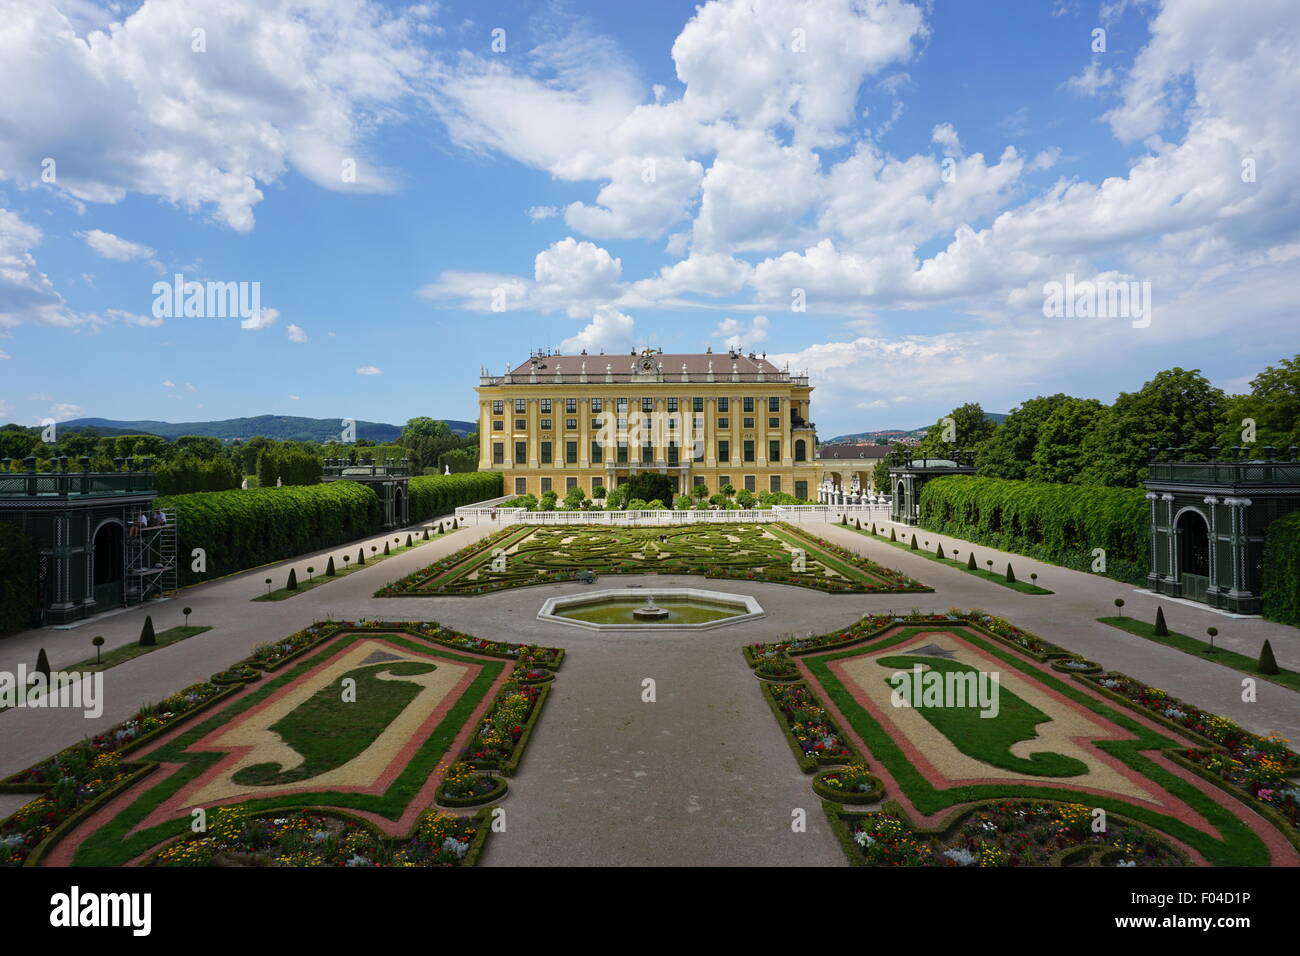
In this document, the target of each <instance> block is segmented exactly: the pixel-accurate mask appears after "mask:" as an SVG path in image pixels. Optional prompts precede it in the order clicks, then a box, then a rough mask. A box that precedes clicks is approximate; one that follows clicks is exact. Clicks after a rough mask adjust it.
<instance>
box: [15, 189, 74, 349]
mask: <svg viewBox="0 0 1300 956" xmlns="http://www.w3.org/2000/svg"><path fill="white" fill-rule="evenodd" d="M43 238H44V236H43V234H42V233H41V230H40V228H39V227H37V226H34V225H32V224H31V223H29V222H26V221H24V220H23V218H22V217H21V216H19V215H18V214H17V213H15V212H12V211H10V210H8V209H0V329H6V328H13V327H15V326H18V325H23V324H31V325H53V326H63V327H67V326H74V325H85V324H94V323H95V322H96V321H97V319H96V318H95V316H89V315H79V314H77V313H75V312H73V311H72V310H71V309H70V308H68V305H67V302H66V301H64V298H63V296H62V295H60V294H59V292H58V291H57V290H56V289H55V288H54V283H53V282H51V281H50V278H49V276H47V275H46V274H45V273H44V272H42V271H41V270H40V269H39V268H38V267H37V265H36V258H35V257H34V256H33V255H32V253H31V250H32V249H34V248H36V247H37V246H39V245H40V244H41V240H42V239H43Z"/></svg>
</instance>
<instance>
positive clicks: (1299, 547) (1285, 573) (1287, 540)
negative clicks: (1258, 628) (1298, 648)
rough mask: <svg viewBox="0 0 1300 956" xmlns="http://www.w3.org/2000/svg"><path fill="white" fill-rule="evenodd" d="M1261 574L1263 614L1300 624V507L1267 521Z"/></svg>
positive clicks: (1286, 622) (1289, 622) (1269, 617)
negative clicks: (1262, 577)
mask: <svg viewBox="0 0 1300 956" xmlns="http://www.w3.org/2000/svg"><path fill="white" fill-rule="evenodd" d="M1263 575H1264V580H1263V592H1262V594H1261V595H1260V597H1261V598H1263V602H1264V616H1265V617H1266V618H1268V619H1269V620H1271V621H1282V622H1283V623H1285V624H1296V625H1300V511H1293V512H1291V514H1289V515H1287V516H1286V517H1285V518H1279V519H1278V520H1277V521H1274V522H1273V523H1272V524H1271V525H1269V527H1268V533H1267V534H1266V535H1265V537H1264V562H1263Z"/></svg>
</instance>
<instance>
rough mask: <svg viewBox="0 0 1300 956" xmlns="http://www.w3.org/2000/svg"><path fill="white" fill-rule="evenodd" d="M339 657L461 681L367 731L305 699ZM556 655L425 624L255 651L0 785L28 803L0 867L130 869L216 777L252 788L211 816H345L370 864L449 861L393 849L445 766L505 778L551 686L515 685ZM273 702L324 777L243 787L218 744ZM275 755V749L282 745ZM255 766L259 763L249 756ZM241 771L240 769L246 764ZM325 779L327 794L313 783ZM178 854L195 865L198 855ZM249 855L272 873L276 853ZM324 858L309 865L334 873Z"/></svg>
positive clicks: (330, 629) (307, 634) (1, 848)
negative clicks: (456, 762) (469, 765)
mask: <svg viewBox="0 0 1300 956" xmlns="http://www.w3.org/2000/svg"><path fill="white" fill-rule="evenodd" d="M350 652H357V653H358V654H359V656H360V658H361V659H362V660H363V661H364V662H365V664H366V665H367V666H369V667H371V668H375V667H378V668H384V667H394V664H392V663H389V662H399V661H401V660H402V659H404V658H405V659H415V660H419V661H423V662H427V667H426V668H420V669H419V670H426V669H427V670H430V671H433V672H436V671H438V670H444V671H447V673H448V675H449V676H455V677H456V680H455V682H454V688H450V689H448V688H443V689H441V690H440V691H439V695H438V696H435V697H425V698H424V700H423V704H422V705H421V706H419V707H416V706H413V705H412V706H405V705H402V704H401V701H398V703H397V706H396V707H395V710H394V713H392V714H390V715H388V716H390V717H391V718H392V719H388V720H385V721H380V722H379V723H377V724H376V725H375V726H366V722H365V721H364V720H357V719H354V718H355V717H357V716H359V715H363V713H364V712H362V711H355V712H348V711H346V710H341V709H339V708H338V707H334V709H333V711H332V712H330V711H324V710H321V709H319V708H320V707H321V706H322V705H324V704H327V703H329V702H330V699H331V698H332V697H334V696H335V694H334V692H333V691H330V692H329V693H328V694H325V695H321V694H319V693H309V691H319V690H320V689H321V688H325V689H328V687H329V684H328V682H322V681H319V680H318V681H317V684H318V685H319V686H312V683H311V682H312V681H313V680H315V679H317V678H318V677H319V675H320V674H321V673H322V672H323V671H324V670H325V669H327V668H328V667H329V666H331V663H334V664H337V663H338V662H339V661H340V660H343V659H345V658H346V655H347V654H348V653H350ZM562 660H563V651H560V650H556V649H553V648H538V647H530V646H527V645H517V644H509V643H506V642H499V641H486V640H482V639H479V638H476V637H473V636H471V635H467V634H464V633H462V632H458V631H455V630H451V629H448V628H443V627H440V626H439V625H437V624H435V623H430V622H408V623H395V624H389V623H380V622H360V623H352V622H331V623H318V624H314V625H312V626H310V627H309V628H306V629H304V630H303V631H300V632H298V633H297V634H294V635H292V636H290V637H288V638H285V639H284V640H282V641H278V642H275V643H272V644H265V645H262V646H260V647H258V648H257V649H256V650H255V651H254V653H253V654H252V655H250V656H249V657H248V658H247V659H245V660H244V661H242V662H240V663H239V664H237V665H235V666H234V667H231V668H227V669H226V670H225V671H222V672H221V673H220V674H217V675H214V677H213V678H212V679H211V680H209V681H206V682H204V683H202V684H198V685H195V686H193V687H190V688H187V689H186V690H184V691H182V692H180V693H178V694H176V695H173V696H172V697H169V698H167V699H166V700H164V701H162V702H160V703H159V704H157V705H152V706H148V707H144V708H142V709H141V711H140V712H139V713H138V714H136V715H135V716H134V717H133V718H132V719H131V720H129V721H126V722H125V723H123V724H121V725H119V726H118V727H115V728H113V729H112V730H110V731H108V732H106V733H104V734H100V735H98V736H97V737H95V738H93V739H91V740H88V741H85V742H83V743H82V744H78V745H76V746H74V747H69V748H67V749H65V750H63V751H61V752H60V753H59V754H56V755H55V756H54V757H52V758H50V759H49V760H46V761H43V762H42V763H40V764H38V765H36V766H34V767H32V768H29V769H28V770H26V771H23V772H21V773H19V774H15V775H13V776H11V777H9V778H8V779H6V780H5V781H3V782H0V789H3V790H5V791H10V792H24V793H32V794H34V795H35V796H34V799H33V800H32V801H31V802H30V803H28V804H26V805H25V806H23V807H21V808H19V810H18V811H17V812H16V813H14V814H13V815H12V816H10V817H9V818H8V819H7V820H5V821H3V822H0V864H5V865H23V864H26V865H34V864H37V863H40V862H56V863H78V864H82V863H84V864H89V865H118V864H122V863H126V862H130V861H133V860H134V861H137V862H139V861H140V860H141V859H142V858H146V857H148V855H149V854H151V853H153V852H154V851H155V850H156V849H157V847H158V846H159V845H160V841H161V842H165V841H167V840H169V839H172V838H174V837H175V836H176V835H177V834H178V833H181V832H184V831H188V830H189V823H190V815H189V809H190V807H191V806H193V805H201V806H207V807H209V808H212V809H216V807H215V806H214V803H206V804H205V803H201V802H196V801H194V800H193V799H192V797H193V795H194V794H196V793H200V792H202V791H203V789H204V787H209V788H210V787H212V786H213V785H214V781H215V782H217V783H220V782H222V781H227V784H226V785H227V786H228V785H229V784H228V781H229V780H236V781H237V782H239V783H240V786H242V787H243V788H244V790H245V791H247V792H240V793H239V794H238V795H237V796H238V799H237V800H224V801H221V804H222V806H234V807H236V808H239V809H241V810H242V811H246V812H247V813H248V814H251V815H252V818H256V819H259V820H260V819H261V817H262V815H263V814H264V813H265V812H274V813H275V814H276V816H277V817H286V816H287V815H289V814H291V813H297V812H300V811H301V812H322V813H334V814H335V815H337V814H338V813H343V812H345V811H350V812H351V813H352V814H355V815H356V817H357V819H359V820H360V821H361V823H362V824H363V825H364V827H366V828H369V829H368V830H367V832H368V833H370V836H369V837H367V839H371V840H372V842H373V841H380V842H378V843H374V846H375V847H376V852H375V855H372V856H369V857H366V859H368V860H371V861H372V862H374V863H375V865H383V864H384V863H386V862H393V861H405V862H406V863H407V864H409V863H411V862H412V861H423V862H422V863H420V864H419V865H423V864H424V863H431V864H443V863H448V862H453V861H452V860H450V859H449V858H448V857H447V856H446V854H444V853H438V852H427V851H428V847H427V846H425V847H424V848H423V849H420V848H419V847H414V846H413V845H412V846H407V849H406V850H405V851H403V852H399V851H400V850H401V847H400V846H398V844H397V843H394V842H393V841H394V840H397V841H398V843H400V842H401V840H414V839H416V838H415V837H413V836H410V834H414V833H416V831H417V830H418V828H419V827H420V826H423V825H424V824H425V822H427V821H423V818H421V816H420V814H421V813H422V812H423V810H424V808H426V807H428V806H429V805H430V804H432V803H433V802H434V800H435V797H436V796H437V787H438V785H439V782H440V781H441V778H442V776H443V774H444V771H445V770H446V767H447V761H448V760H449V759H454V758H455V757H456V756H457V755H462V754H461V751H465V753H466V754H473V755H474V757H475V764H474V766H473V773H474V774H475V775H477V776H484V777H492V779H498V778H497V777H495V775H496V774H507V775H508V774H510V773H513V772H514V770H515V769H516V768H517V766H518V763H519V760H520V759H521V757H522V754H523V749H524V746H525V744H526V741H527V739H528V735H529V733H530V732H531V729H532V727H533V725H534V724H535V722H536V720H537V718H538V716H539V715H540V711H541V705H542V703H543V702H544V701H545V699H546V694H547V692H548V691H549V686H548V684H547V683H544V682H538V678H537V676H532V678H531V679H532V680H533V683H528V684H525V683H523V681H524V680H528V679H530V675H541V674H543V673H544V674H545V675H546V676H547V677H548V678H553V677H554V672H555V670H556V669H557V668H558V667H559V666H560V663H561V662H562ZM395 669H396V668H395ZM348 673H350V672H348ZM393 677H394V678H396V679H395V680H393V681H392V683H394V684H399V683H400V681H401V680H402V676H401V674H400V673H395V674H394V675H393ZM410 679H413V678H410ZM448 687H450V685H448ZM421 693H423V691H421ZM295 694H296V695H297V696H298V699H297V700H295V699H293V698H294V695H295ZM286 701H287V704H286V703H285V702H286ZM407 703H408V704H409V703H410V698H408V700H407ZM277 704H279V705H281V706H282V709H283V711H284V715H285V716H287V717H288V718H291V719H296V720H298V721H299V722H300V723H307V724H309V725H310V726H311V727H312V728H313V730H314V731H315V733H314V734H312V735H310V737H311V738H312V739H311V744H312V746H313V747H315V748H316V750H317V752H316V753H315V754H314V755H313V759H315V760H317V761H319V763H320V768H319V769H320V772H319V773H316V774H314V775H312V776H309V777H308V778H306V779H301V780H293V779H290V780H288V781H287V782H286V779H285V778H280V779H278V780H277V779H275V778H274V775H272V776H271V777H269V778H268V780H270V781H271V782H270V783H266V782H264V781H263V782H262V783H264V785H262V786H260V787H259V781H257V780H256V779H255V780H253V781H251V782H250V781H249V780H248V779H247V777H245V778H243V779H242V781H240V780H239V779H238V778H237V772H238V769H239V767H238V765H237V764H236V765H232V763H231V761H232V759H233V758H232V756H231V754H230V753H228V752H227V751H225V750H223V749H222V748H221V746H220V745H219V744H218V745H215V746H214V742H217V741H219V740H220V739H221V735H222V734H225V733H229V732H230V731H231V729H232V728H237V727H239V726H240V725H241V724H243V725H247V726H250V727H252V729H253V730H254V731H257V730H258V727H257V726H256V720H257V718H258V715H259V714H265V713H266V712H268V711H271V710H273V708H274V707H276V706H277ZM354 706H355V705H354ZM313 708H316V709H313ZM272 727H278V728H280V730H285V729H286V724H285V723H284V720H283V719H281V720H280V722H279V723H275V724H272ZM276 736H277V737H278V736H279V734H278V732H277V734H276ZM264 738H265V735H263V739H264ZM253 739H254V740H257V739H259V738H257V736H256V735H254V738H253ZM286 739H292V735H291V734H290V735H287V736H286ZM303 739H306V738H303ZM278 745H279V746H280V747H281V749H282V750H283V749H284V745H283V742H282V741H280V742H279V744H278ZM349 748H350V749H349ZM280 756H281V758H282V760H283V762H284V764H285V768H287V767H288V766H289V765H290V764H292V763H293V759H294V757H295V755H294V754H293V752H292V749H291V748H290V749H289V751H288V753H287V754H283V753H282V754H281V755H280ZM299 756H300V755H299ZM462 756H464V755H462ZM304 759H305V758H304ZM251 766H252V767H257V766H258V765H257V763H256V761H254V762H253V763H252V764H251ZM249 767H250V764H249V762H247V761H246V762H245V764H244V768H245V769H249ZM285 768H282V769H285ZM259 772H261V773H266V771H265V770H262V771H259ZM331 774H332V775H333V776H332V777H331V776H330V775H331ZM256 776H257V775H256V774H254V777H256ZM146 778H148V779H147V784H148V786H145V785H144V782H146ZM327 778H328V779H329V785H328V786H325V785H324V784H321V783H320V781H324V780H326V779H327ZM501 789H502V790H503V789H504V788H501ZM469 803H473V801H470V802H469ZM469 803H466V802H463V801H462V802H461V803H460V804H457V805H469ZM259 826H260V824H259ZM254 829H257V828H256V827H254ZM457 833H460V831H457ZM457 839H460V837H457ZM426 842H427V841H426ZM245 849H248V847H245ZM253 849H257V848H256V847H254V848H253ZM176 852H177V854H180V855H181V856H185V855H186V854H189V853H191V852H192V853H195V854H198V855H200V856H201V855H202V854H203V853H204V852H206V851H203V850H202V849H201V848H195V849H192V850H185V851H181V850H177V851H176ZM142 854H143V855H144V857H142ZM363 856H364V854H363ZM258 859H259V860H260V861H261V862H263V863H266V864H267V865H273V864H275V860H277V859H279V858H278V857H271V856H266V855H262V856H261V857H258ZM304 859H305V858H304ZM330 859H331V860H333V862H329V861H326V862H324V863H322V864H320V865H336V864H337V862H338V861H337V860H335V859H333V858H330ZM349 859H351V857H349ZM461 861H462V862H463V859H462V860H461ZM172 862H175V861H172ZM275 865H285V864H283V862H282V861H281V863H279V864H275ZM304 865H307V864H306V863H304ZM312 865H316V864H312ZM353 865H360V864H357V863H354V864H353Z"/></svg>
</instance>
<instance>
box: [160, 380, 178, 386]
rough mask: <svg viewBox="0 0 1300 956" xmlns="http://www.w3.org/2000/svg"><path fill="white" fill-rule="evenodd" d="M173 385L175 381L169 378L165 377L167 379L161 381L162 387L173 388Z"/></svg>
mask: <svg viewBox="0 0 1300 956" xmlns="http://www.w3.org/2000/svg"><path fill="white" fill-rule="evenodd" d="M175 387H176V383H175V382H173V381H172V380H171V379H167V381H165V382H163V388H175Z"/></svg>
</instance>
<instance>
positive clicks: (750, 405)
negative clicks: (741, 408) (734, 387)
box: [745, 396, 754, 412]
mask: <svg viewBox="0 0 1300 956" xmlns="http://www.w3.org/2000/svg"><path fill="white" fill-rule="evenodd" d="M753 410H754V398H753V396H746V397H745V411H747V412H752V411H753Z"/></svg>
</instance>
